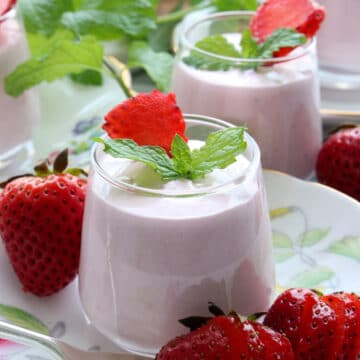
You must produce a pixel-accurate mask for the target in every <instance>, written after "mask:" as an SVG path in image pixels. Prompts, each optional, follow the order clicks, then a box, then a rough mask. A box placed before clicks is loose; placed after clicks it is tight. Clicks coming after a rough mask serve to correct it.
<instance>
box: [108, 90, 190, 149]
mask: <svg viewBox="0 0 360 360" xmlns="http://www.w3.org/2000/svg"><path fill="white" fill-rule="evenodd" d="M103 129H104V130H105V131H106V132H107V133H108V135H109V136H110V137H111V138H113V139H132V140H134V141H135V142H136V143H137V144H138V145H140V146H142V145H154V146H160V147H162V148H164V149H165V150H166V151H167V152H168V153H170V148H171V143H172V141H173V139H174V136H175V135H176V134H178V135H180V136H181V137H182V138H183V139H184V140H185V141H187V138H186V136H185V121H184V118H183V115H182V113H181V110H180V109H179V107H178V106H177V105H176V98H175V94H173V93H170V94H163V93H161V92H160V91H158V90H154V91H152V92H151V93H149V94H139V95H137V96H136V97H134V98H131V99H129V100H126V101H124V102H123V103H122V104H120V105H118V106H116V107H115V108H114V109H113V110H111V111H110V112H109V113H108V114H107V115H106V116H105V124H104V125H103Z"/></svg>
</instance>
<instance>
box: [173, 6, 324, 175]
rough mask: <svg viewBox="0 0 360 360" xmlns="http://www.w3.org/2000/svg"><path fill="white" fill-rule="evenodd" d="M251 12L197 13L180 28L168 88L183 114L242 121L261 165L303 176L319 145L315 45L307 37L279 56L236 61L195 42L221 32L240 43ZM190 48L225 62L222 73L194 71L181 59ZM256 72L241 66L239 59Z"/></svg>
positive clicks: (320, 125)
mask: <svg viewBox="0 0 360 360" xmlns="http://www.w3.org/2000/svg"><path fill="white" fill-rule="evenodd" d="M252 16H253V13H252V12H242V11H236V12H225V13H216V14H211V15H207V16H206V17H202V18H201V19H200V20H198V21H197V22H193V23H191V25H189V26H187V27H185V28H184V30H183V32H182V33H181V34H180V40H179V48H178V50H177V56H176V61H175V65H174V70H173V75H172V82H171V90H172V91H173V92H175V94H176V97H177V103H178V104H179V106H180V107H181V109H182V110H183V111H184V112H188V113H196V114H204V115H208V116H214V117H218V118H221V119H225V120H227V121H229V122H232V123H234V124H236V125H246V126H247V127H248V130H249V133H250V134H251V135H252V136H253V137H254V138H255V140H256V141H257V143H258V144H259V147H260V150H261V157H262V163H263V166H264V167H265V168H271V169H275V170H279V171H283V172H286V173H289V174H292V175H294V176H298V177H302V178H306V177H309V176H310V175H311V174H312V172H313V169H314V166H315V161H316V156H317V153H318V151H319V149H320V146H321V139H322V124H321V117H320V111H319V108H320V94H319V92H320V89H319V81H318V77H317V60H316V48H315V44H314V42H313V41H308V43H307V44H306V45H304V46H300V47H298V48H297V49H295V50H294V51H292V52H291V53H290V54H288V55H287V56H285V57H279V58H272V59H266V60H264V59H239V58H233V57H227V56H221V55H214V54H212V53H209V52H206V51H204V50H200V49H198V48H197V47H196V46H195V44H196V43H197V42H198V41H199V40H201V39H203V38H205V37H207V36H210V35H218V34H221V35H225V36H226V37H228V39H229V40H230V41H231V42H235V43H237V44H240V39H241V33H242V32H243V31H244V30H245V29H247V28H248V27H249V22H250V19H251V17H252ZM190 52H195V53H198V54H202V55H205V56H207V57H208V58H209V59H212V60H213V61H214V62H216V61H222V62H226V63H227V64H228V66H229V67H230V69H229V70H227V71H220V70H218V71H209V70H200V69H196V68H194V67H191V66H189V65H187V64H185V62H184V61H183V59H184V58H185V57H187V56H188V55H189V54H190ZM249 62H251V63H254V64H259V65H260V67H259V69H258V70H257V71H254V70H242V69H241V66H242V65H243V64H244V63H249Z"/></svg>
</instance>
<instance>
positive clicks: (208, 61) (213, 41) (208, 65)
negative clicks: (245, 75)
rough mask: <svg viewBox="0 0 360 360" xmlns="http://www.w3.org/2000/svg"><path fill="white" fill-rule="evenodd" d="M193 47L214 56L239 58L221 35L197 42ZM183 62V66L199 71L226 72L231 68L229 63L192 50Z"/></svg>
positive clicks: (238, 54)
mask: <svg viewBox="0 0 360 360" xmlns="http://www.w3.org/2000/svg"><path fill="white" fill-rule="evenodd" d="M195 46H196V48H198V49H200V50H204V51H206V52H208V53H211V54H214V55H222V56H228V57H240V53H239V52H238V51H237V50H236V49H235V47H234V45H232V44H231V43H229V42H228V41H227V40H226V39H225V38H224V37H223V36H222V35H213V36H208V37H206V38H204V39H202V40H200V41H198V42H197V43H196V44H195ZM183 61H184V63H185V64H187V65H189V66H192V67H195V68H197V69H200V70H211V71H216V70H223V71H226V70H228V69H229V68H230V67H231V63H229V62H227V61H225V60H221V59H217V58H216V57H213V56H211V55H206V54H202V53H200V52H198V51H196V50H192V51H191V53H190V55H189V56H187V57H185V58H183Z"/></svg>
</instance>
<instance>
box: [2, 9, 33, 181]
mask: <svg viewBox="0 0 360 360" xmlns="http://www.w3.org/2000/svg"><path fill="white" fill-rule="evenodd" d="M28 57H29V51H28V46H27V42H26V36H25V32H24V29H23V26H22V21H21V20H20V18H19V16H17V14H16V11H15V9H12V10H10V11H9V12H8V13H6V14H4V15H2V16H0V82H1V87H0V109H1V110H0V175H1V176H6V175H8V174H7V172H10V173H11V172H13V171H14V168H15V169H16V167H18V166H19V165H20V164H21V163H22V162H24V161H26V160H27V159H28V157H29V156H30V155H31V154H32V142H31V139H32V136H33V131H34V128H35V126H36V123H37V122H38V119H39V116H40V102H39V96H38V94H37V91H36V89H31V90H29V91H26V92H25V93H24V94H23V95H21V96H19V97H17V98H14V97H11V96H9V95H7V94H6V93H5V90H4V79H5V77H6V76H7V75H9V74H10V73H11V72H12V71H13V70H14V69H15V68H16V66H17V65H19V64H20V63H22V62H24V61H25V60H27V59H28Z"/></svg>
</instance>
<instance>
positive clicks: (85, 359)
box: [0, 320, 148, 360]
mask: <svg viewBox="0 0 360 360" xmlns="http://www.w3.org/2000/svg"><path fill="white" fill-rule="evenodd" d="M0 338H2V339H7V340H11V341H15V342H17V343H20V344H24V345H28V346H35V347H38V348H41V349H42V350H44V351H45V352H47V353H48V354H49V356H50V355H51V359H52V360H146V359H148V358H145V357H142V356H139V355H135V354H130V353H125V352H119V353H105V352H92V351H86V350H80V349H77V348H75V347H73V346H71V345H69V344H67V343H66V342H64V341H61V340H58V339H55V338H52V337H50V336H46V335H42V334H39V333H36V332H34V331H31V330H27V329H24V328H21V327H19V326H16V325H12V324H9V323H7V322H4V321H1V320H0Z"/></svg>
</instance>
